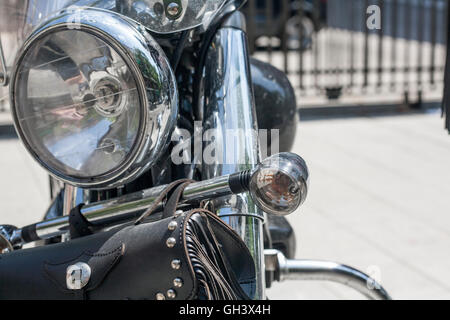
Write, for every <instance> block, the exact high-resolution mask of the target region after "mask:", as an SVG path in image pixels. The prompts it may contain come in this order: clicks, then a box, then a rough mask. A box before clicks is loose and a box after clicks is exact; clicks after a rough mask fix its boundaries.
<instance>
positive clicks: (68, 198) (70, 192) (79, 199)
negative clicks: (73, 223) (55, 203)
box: [63, 184, 87, 216]
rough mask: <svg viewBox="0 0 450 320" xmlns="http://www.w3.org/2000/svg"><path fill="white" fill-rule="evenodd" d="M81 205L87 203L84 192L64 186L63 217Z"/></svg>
mask: <svg viewBox="0 0 450 320" xmlns="http://www.w3.org/2000/svg"><path fill="white" fill-rule="evenodd" d="M82 203H87V199H86V194H85V192H84V190H83V189H81V188H77V187H74V186H71V185H68V184H66V185H65V186H64V200H63V216H67V215H69V213H70V210H72V209H73V208H75V207H76V206H78V205H80V204H82Z"/></svg>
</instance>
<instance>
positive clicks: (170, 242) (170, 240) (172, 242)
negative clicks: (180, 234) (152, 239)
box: [166, 237, 177, 248]
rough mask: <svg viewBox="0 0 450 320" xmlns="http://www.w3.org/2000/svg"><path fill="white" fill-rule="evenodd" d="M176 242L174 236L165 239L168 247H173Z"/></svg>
mask: <svg viewBox="0 0 450 320" xmlns="http://www.w3.org/2000/svg"><path fill="white" fill-rule="evenodd" d="M176 244H177V240H176V239H175V238H172V237H170V238H169V239H167V241H166V245H167V247H169V248H173V247H175V245H176Z"/></svg>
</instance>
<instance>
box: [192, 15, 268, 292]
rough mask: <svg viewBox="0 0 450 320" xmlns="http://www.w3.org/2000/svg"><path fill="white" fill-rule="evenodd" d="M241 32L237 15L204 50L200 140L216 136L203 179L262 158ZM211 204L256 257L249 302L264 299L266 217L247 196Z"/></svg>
mask: <svg viewBox="0 0 450 320" xmlns="http://www.w3.org/2000/svg"><path fill="white" fill-rule="evenodd" d="M244 30H245V20H244V17H243V16H242V14H241V13H240V12H235V13H234V14H233V15H231V16H230V17H229V18H228V20H227V22H225V24H223V25H222V27H221V28H219V29H218V31H217V33H216V35H215V37H214V39H213V41H212V44H211V46H210V47H209V49H208V52H207V56H206V60H205V69H204V79H203V81H204V82H203V87H204V92H203V94H204V97H202V99H204V100H203V101H201V104H200V105H201V106H203V110H201V111H200V114H202V116H203V130H204V131H203V133H204V139H208V138H206V136H207V132H208V131H209V132H211V131H210V129H213V130H215V132H216V134H214V137H215V142H216V144H215V146H216V151H215V152H216V154H215V156H214V161H210V162H209V164H208V163H206V161H205V160H206V159H205V154H204V159H203V164H202V178H203V179H204V180H205V179H211V178H213V177H217V176H221V175H227V174H232V173H235V172H239V171H243V170H251V169H253V168H254V167H255V166H256V165H257V164H258V162H259V160H260V154H259V146H258V140H257V135H255V134H252V133H255V132H256V131H257V129H258V126H257V122H256V112H255V105H254V96H253V88H252V82H251V76H250V69H249V56H248V44H247V36H246V33H245V31H244ZM251 130H253V131H251ZM207 146H208V143H205V145H204V153H207V150H208V149H207ZM218 149H220V152H218ZM211 162H212V163H211ZM214 204H215V205H214V210H215V211H216V213H217V215H218V216H220V217H221V218H222V219H223V220H224V221H225V222H227V223H228V224H229V225H230V226H231V227H232V228H233V229H234V230H235V231H236V232H237V233H238V234H239V235H240V236H241V237H242V239H243V240H244V242H245V243H246V245H247V247H248V248H249V250H250V252H251V254H252V256H253V258H254V261H255V267H256V273H257V285H256V290H255V294H254V296H253V297H251V298H253V299H265V279H264V276H265V272H264V260H263V258H264V257H263V254H262V253H263V249H264V247H263V231H262V230H263V223H264V213H263V212H262V211H261V210H260V209H259V208H257V207H256V205H255V203H254V202H253V200H252V199H251V198H250V196H249V194H247V193H244V194H239V195H232V196H229V197H226V198H221V199H220V200H219V201H215V203H214Z"/></svg>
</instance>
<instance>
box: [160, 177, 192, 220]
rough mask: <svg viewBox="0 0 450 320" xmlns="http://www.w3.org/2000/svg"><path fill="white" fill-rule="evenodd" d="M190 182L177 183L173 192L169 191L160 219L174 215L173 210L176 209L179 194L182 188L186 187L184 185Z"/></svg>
mask: <svg viewBox="0 0 450 320" xmlns="http://www.w3.org/2000/svg"><path fill="white" fill-rule="evenodd" d="M192 182H193V181H192V180H188V181H185V182H183V183H181V184H180V185H178V186H177V187H176V189H175V190H174V191H173V192H171V195H170V196H169V200H167V202H166V205H165V206H164V212H163V216H162V219H166V218H169V217H172V216H173V215H175V211H176V210H177V206H178V203H179V202H180V199H181V196H182V195H183V191H184V189H186V187H187V186H188V185H190V184H191V183H192Z"/></svg>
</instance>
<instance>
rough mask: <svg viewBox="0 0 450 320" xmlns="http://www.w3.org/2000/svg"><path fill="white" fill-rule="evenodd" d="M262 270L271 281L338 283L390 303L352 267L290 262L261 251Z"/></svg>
mask: <svg viewBox="0 0 450 320" xmlns="http://www.w3.org/2000/svg"><path fill="white" fill-rule="evenodd" d="M264 256H265V260H266V270H267V271H270V272H274V275H275V280H277V281H285V280H316V281H331V282H337V283H341V284H343V285H345V286H347V287H349V288H352V289H355V290H356V291H358V292H360V293H361V294H362V295H364V296H366V297H367V298H369V299H372V300H391V297H390V295H389V294H388V293H387V291H386V290H385V289H384V288H383V287H382V286H381V285H380V284H379V283H377V282H376V281H375V280H374V279H373V278H371V277H369V276H368V275H367V274H365V273H363V272H361V271H359V270H357V269H354V268H352V267H349V266H346V265H343V264H340V263H336V262H331V261H318V260H291V259H286V257H285V256H284V255H283V253H281V252H280V251H278V250H272V249H270V250H265V251H264Z"/></svg>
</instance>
